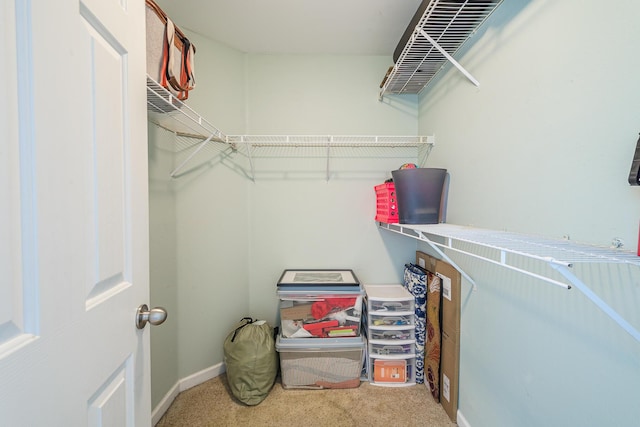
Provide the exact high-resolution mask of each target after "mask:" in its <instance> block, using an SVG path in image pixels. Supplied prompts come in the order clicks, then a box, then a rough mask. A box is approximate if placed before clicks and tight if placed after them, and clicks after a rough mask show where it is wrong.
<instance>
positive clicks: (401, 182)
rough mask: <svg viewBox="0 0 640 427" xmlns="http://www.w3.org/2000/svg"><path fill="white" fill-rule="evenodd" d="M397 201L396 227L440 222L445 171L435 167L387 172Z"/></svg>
mask: <svg viewBox="0 0 640 427" xmlns="http://www.w3.org/2000/svg"><path fill="white" fill-rule="evenodd" d="M391 176H392V177H393V183H394V184H395V187H396V197H397V198H398V216H399V217H400V224H438V223H439V222H444V212H443V211H444V210H443V209H441V208H442V207H444V206H445V204H446V200H443V199H446V194H447V192H446V191H445V181H446V178H447V170H446V169H439V168H416V169H399V170H395V171H392V172H391ZM443 194H444V197H443Z"/></svg>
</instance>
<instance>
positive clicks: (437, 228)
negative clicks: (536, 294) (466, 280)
mask: <svg viewBox="0 0 640 427" xmlns="http://www.w3.org/2000/svg"><path fill="white" fill-rule="evenodd" d="M380 226H381V227H382V228H387V229H390V230H391V231H397V232H400V233H401V234H405V235H408V236H410V237H414V238H416V237H418V236H419V233H424V234H428V235H431V236H438V237H441V238H444V239H447V240H448V242H447V243H446V244H445V246H451V247H453V245H454V243H455V242H454V241H458V242H465V243H471V244H475V245H478V246H483V247H486V248H491V249H495V250H498V251H503V252H507V253H512V254H517V255H521V256H524V257H528V258H535V259H538V260H541V261H545V262H550V263H555V264H560V265H565V266H568V267H571V266H572V265H573V264H578V263H613V264H616V263H627V264H632V265H637V266H640V257H638V256H637V254H636V253H635V252H633V251H627V250H623V249H618V248H605V247H600V246H591V245H586V244H578V243H575V242H572V241H570V240H562V239H549V238H545V237H538V236H530V235H525V234H518V233H511V232H506V231H504V232H501V231H496V230H487V229H481V228H474V227H464V226H460V225H452V224H421V225H409V224H381V225H380Z"/></svg>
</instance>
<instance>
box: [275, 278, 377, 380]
mask: <svg viewBox="0 0 640 427" xmlns="http://www.w3.org/2000/svg"><path fill="white" fill-rule="evenodd" d="M277 294H278V298H279V305H280V307H279V308H280V333H279V335H278V337H277V338H276V350H277V351H278V352H279V354H280V370H281V377H282V386H283V388H285V389H289V388H307V389H316V388H317V389H324V388H353V387H358V386H359V385H360V374H361V371H362V363H363V360H364V353H365V341H364V338H363V337H362V335H361V333H360V332H361V331H360V325H361V316H362V303H363V296H364V290H363V288H362V286H361V285H360V282H359V281H358V279H357V278H356V276H355V274H354V273H353V271H352V270H285V271H284V272H283V273H282V276H281V277H280V280H279V281H278V284H277Z"/></svg>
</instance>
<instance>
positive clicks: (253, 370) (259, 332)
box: [224, 317, 278, 406]
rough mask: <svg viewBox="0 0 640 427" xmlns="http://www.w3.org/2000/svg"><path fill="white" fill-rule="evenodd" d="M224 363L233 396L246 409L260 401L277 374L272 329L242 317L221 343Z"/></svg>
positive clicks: (259, 321)
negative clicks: (222, 344)
mask: <svg viewBox="0 0 640 427" xmlns="http://www.w3.org/2000/svg"><path fill="white" fill-rule="evenodd" d="M224 363H225V365H226V370H227V380H228V381H229V388H230V389H231V392H232V393H233V395H234V396H235V397H236V398H237V399H238V400H240V401H241V402H243V403H245V404H247V405H250V406H252V405H257V404H259V403H260V402H262V401H263V400H264V399H265V398H266V397H267V395H268V394H269V391H271V388H272V387H273V384H274V383H275V380H276V375H277V373H278V354H277V353H276V347H275V340H274V338H273V329H272V328H271V327H270V326H269V324H267V322H265V321H264V320H254V319H252V318H251V317H244V318H242V320H241V321H240V322H239V323H238V324H236V325H235V327H234V329H233V330H232V331H231V332H230V333H229V335H227V338H226V339H225V341H224Z"/></svg>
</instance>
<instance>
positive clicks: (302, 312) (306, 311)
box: [280, 303, 313, 320]
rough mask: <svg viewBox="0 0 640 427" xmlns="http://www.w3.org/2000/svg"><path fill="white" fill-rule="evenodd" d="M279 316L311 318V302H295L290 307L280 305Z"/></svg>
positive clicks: (284, 318)
mask: <svg viewBox="0 0 640 427" xmlns="http://www.w3.org/2000/svg"><path fill="white" fill-rule="evenodd" d="M282 305H284V304H282ZM280 318H281V319H283V320H308V319H313V315H312V314H311V303H309V304H296V305H293V304H292V305H291V307H284V306H281V307H280Z"/></svg>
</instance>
